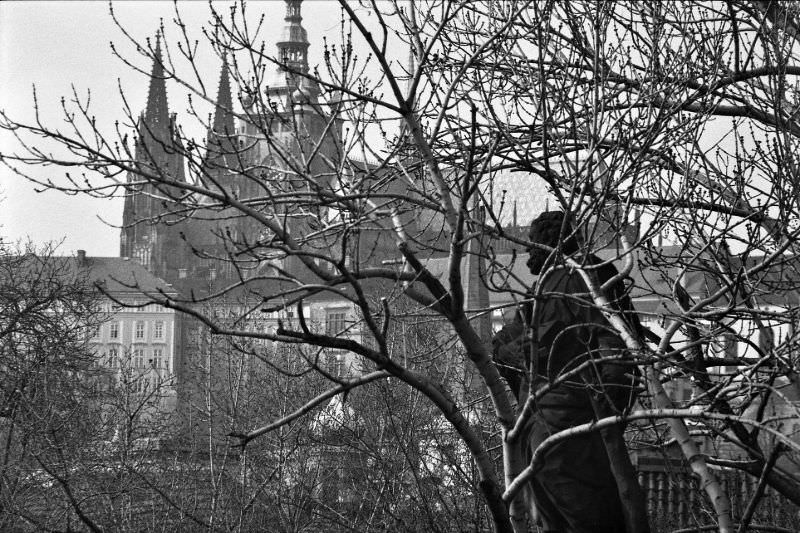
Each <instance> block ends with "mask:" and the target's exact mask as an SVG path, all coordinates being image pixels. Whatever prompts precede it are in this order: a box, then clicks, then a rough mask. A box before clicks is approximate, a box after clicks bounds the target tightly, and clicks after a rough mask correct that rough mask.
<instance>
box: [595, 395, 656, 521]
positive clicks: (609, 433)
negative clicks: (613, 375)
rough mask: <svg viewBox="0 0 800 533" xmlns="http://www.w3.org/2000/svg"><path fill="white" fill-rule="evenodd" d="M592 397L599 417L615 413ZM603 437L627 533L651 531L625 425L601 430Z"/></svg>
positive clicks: (601, 401) (602, 402) (600, 400)
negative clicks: (625, 435)
mask: <svg viewBox="0 0 800 533" xmlns="http://www.w3.org/2000/svg"><path fill="white" fill-rule="evenodd" d="M591 400H592V409H594V413H595V416H596V417H597V418H598V419H602V418H606V417H609V416H614V413H612V412H611V409H610V408H609V407H608V405H607V404H606V403H605V401H603V400H602V399H597V398H595V397H593V396H592V397H591ZM600 436H601V437H602V439H603V444H604V445H605V448H606V454H607V455H608V462H609V465H610V466H611V472H612V473H613V474H614V479H615V480H616V481H617V491H618V492H619V499H620V501H621V502H622V511H623V513H624V514H625V530H626V531H627V533H650V523H649V521H648V518H647V506H646V501H645V494H644V491H643V490H642V487H641V486H639V480H638V477H637V475H636V470H635V469H634V468H633V463H631V459H630V456H629V455H628V449H627V447H626V446H625V439H624V437H623V428H622V427H621V426H611V427H607V428H603V429H601V430H600Z"/></svg>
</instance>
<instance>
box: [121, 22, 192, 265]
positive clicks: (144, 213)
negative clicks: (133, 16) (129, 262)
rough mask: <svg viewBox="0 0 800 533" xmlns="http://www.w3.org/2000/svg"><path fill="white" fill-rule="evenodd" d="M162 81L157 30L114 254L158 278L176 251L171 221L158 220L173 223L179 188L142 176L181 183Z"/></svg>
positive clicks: (175, 129)
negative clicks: (133, 169) (132, 169)
mask: <svg viewBox="0 0 800 533" xmlns="http://www.w3.org/2000/svg"><path fill="white" fill-rule="evenodd" d="M166 79H167V75H166V74H165V72H164V61H163V58H162V55H161V36H160V34H158V33H157V34H156V45H155V49H154V50H153V68H152V70H151V72H150V83H149V88H148V92H147V103H146V104H145V110H144V112H143V113H142V114H141V115H140V117H139V120H138V122H137V124H136V130H137V140H136V154H135V163H136V167H137V171H132V172H129V173H128V188H127V190H126V196H125V206H124V208H123V213H122V231H121V235H120V255H121V256H123V257H130V258H133V259H135V260H136V261H138V262H139V263H140V264H141V265H143V266H144V267H145V268H147V269H148V270H150V271H151V272H153V273H155V274H156V275H159V276H161V277H164V276H165V274H166V271H167V270H166V269H167V267H168V262H169V260H171V259H174V258H176V257H177V256H178V255H179V251H178V247H179V243H178V242H177V241H176V238H175V235H174V233H175V232H176V231H177V229H176V227H175V225H174V224H171V225H170V224H161V222H164V221H167V222H170V221H173V222H174V220H175V217H174V215H173V212H174V207H175V201H176V199H177V198H180V197H181V196H183V194H184V191H183V190H182V188H181V187H180V186H173V185H171V184H168V183H163V182H159V183H157V182H156V181H157V180H156V181H149V180H148V179H147V176H164V177H166V178H167V179H169V180H174V181H178V182H184V181H185V176H184V169H183V165H184V161H183V146H182V144H181V139H180V135H179V132H178V127H177V124H176V121H175V115H170V112H169V107H168V105H167V83H166Z"/></svg>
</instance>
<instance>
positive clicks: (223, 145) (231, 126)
mask: <svg viewBox="0 0 800 533" xmlns="http://www.w3.org/2000/svg"><path fill="white" fill-rule="evenodd" d="M235 118H236V117H235V114H234V111H233V97H232V96H231V81H230V71H229V68H228V62H227V59H223V61H222V68H221V69H220V74H219V88H218V89H217V101H216V105H215V108H214V120H213V122H212V125H211V129H210V130H209V132H208V137H207V141H206V155H205V160H204V165H203V176H202V178H203V179H204V181H205V182H206V183H205V185H206V186H207V187H210V188H212V189H215V188H217V187H226V188H228V190H229V191H230V192H233V193H235V196H240V191H239V190H238V188H239V184H237V183H234V182H235V181H236V176H237V175H238V172H237V168H238V166H239V159H238V157H237V151H238V137H237V134H236V120H235ZM207 178H210V179H207Z"/></svg>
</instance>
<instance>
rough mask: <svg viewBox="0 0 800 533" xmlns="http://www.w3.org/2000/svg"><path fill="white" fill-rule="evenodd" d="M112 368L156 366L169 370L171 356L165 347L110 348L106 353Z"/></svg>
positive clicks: (156, 367)
mask: <svg viewBox="0 0 800 533" xmlns="http://www.w3.org/2000/svg"><path fill="white" fill-rule="evenodd" d="M106 356H107V357H108V365H109V366H110V367H111V368H138V369H144V368H155V369H161V370H166V371H169V366H170V365H169V363H170V361H169V357H167V356H166V354H165V352H164V349H163V348H153V349H152V350H148V349H145V348H134V349H133V350H125V351H123V350H120V349H119V348H110V349H109V350H108V353H107V355H106Z"/></svg>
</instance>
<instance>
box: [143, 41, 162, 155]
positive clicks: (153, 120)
mask: <svg viewBox="0 0 800 533" xmlns="http://www.w3.org/2000/svg"><path fill="white" fill-rule="evenodd" d="M139 127H140V130H139V137H140V140H143V139H144V138H147V137H153V138H154V139H155V140H156V141H159V142H161V143H168V142H169V140H170V117H169V107H168V106H167V81H166V77H165V75H164V60H163V58H162V56H161V33H160V32H159V33H156V48H155V52H154V55H153V68H152V71H151V73H150V87H149V89H148V91H147V107H146V108H145V113H144V121H142V123H140V124H139Z"/></svg>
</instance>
